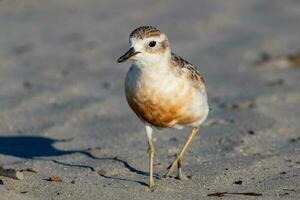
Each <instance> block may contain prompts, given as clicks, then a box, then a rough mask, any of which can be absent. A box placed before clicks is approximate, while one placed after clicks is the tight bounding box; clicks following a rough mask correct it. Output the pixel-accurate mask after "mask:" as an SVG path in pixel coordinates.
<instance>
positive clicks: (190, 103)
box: [125, 65, 209, 128]
mask: <svg viewBox="0 0 300 200" xmlns="http://www.w3.org/2000/svg"><path fill="white" fill-rule="evenodd" d="M144 70H145V71H144ZM125 92H126V98H127V101H128V103H129V105H130V107H131V108H132V109H133V111H134V112H135V113H136V114H137V115H138V116H139V118H141V119H142V120H143V121H144V122H146V123H148V124H151V125H153V126H157V127H174V128H181V127H182V126H189V125H190V126H195V125H200V124H201V123H202V122H203V121H204V120H205V119H206V117H207V114H208V110H209V109H208V104H207V96H206V91H205V89H199V88H195V87H193V86H192V84H191V83H190V82H189V81H187V80H186V79H182V78H180V77H177V76H175V75H174V74H173V73H171V72H170V71H163V70H160V72H159V73H158V72H157V71H155V70H151V69H150V70H147V69H140V68H138V67H137V66H136V65H133V66H132V67H131V68H130V70H129V71H128V73H127V77H126V80H125Z"/></svg>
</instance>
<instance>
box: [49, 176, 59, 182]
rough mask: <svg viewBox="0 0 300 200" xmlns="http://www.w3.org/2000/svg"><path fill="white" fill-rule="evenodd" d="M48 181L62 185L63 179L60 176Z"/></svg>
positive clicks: (50, 178) (52, 177)
mask: <svg viewBox="0 0 300 200" xmlns="http://www.w3.org/2000/svg"><path fill="white" fill-rule="evenodd" d="M47 181H50V182H52V183H61V182H62V179H61V178H60V177H59V176H51V177H49V178H48V179H47Z"/></svg>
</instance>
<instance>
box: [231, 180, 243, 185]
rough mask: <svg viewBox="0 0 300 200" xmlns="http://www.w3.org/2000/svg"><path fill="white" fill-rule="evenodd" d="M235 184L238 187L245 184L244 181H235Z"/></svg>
mask: <svg viewBox="0 0 300 200" xmlns="http://www.w3.org/2000/svg"><path fill="white" fill-rule="evenodd" d="M233 183H234V184H237V185H241V184H242V183H243V181H241V180H239V181H235V182H233Z"/></svg>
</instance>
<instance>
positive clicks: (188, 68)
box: [171, 53, 205, 88]
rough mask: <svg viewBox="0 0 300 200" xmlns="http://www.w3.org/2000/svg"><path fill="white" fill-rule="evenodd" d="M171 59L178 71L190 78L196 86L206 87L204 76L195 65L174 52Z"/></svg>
mask: <svg viewBox="0 0 300 200" xmlns="http://www.w3.org/2000/svg"><path fill="white" fill-rule="evenodd" d="M171 60H172V63H173V66H174V67H175V69H176V71H177V72H179V74H180V75H181V76H184V77H186V78H188V79H189V80H190V81H191V82H192V83H193V86H194V87H197V88H205V81H204V78H203V76H202V74H201V73H200V71H198V69H197V68H196V67H195V66H194V65H192V64H191V63H189V62H188V61H186V60H185V59H183V58H181V57H180V56H177V55H176V54H174V53H172V54H171Z"/></svg>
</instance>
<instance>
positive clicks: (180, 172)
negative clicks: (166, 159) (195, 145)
mask: <svg viewBox="0 0 300 200" xmlns="http://www.w3.org/2000/svg"><path fill="white" fill-rule="evenodd" d="M199 128H200V126H195V127H193V130H192V133H191V134H190V136H189V137H188V139H187V141H186V142H185V144H184V146H183V148H182V149H181V151H180V153H179V154H178V155H177V158H176V160H175V161H174V162H173V164H172V165H171V166H170V167H169V168H168V169H169V170H168V172H167V173H166V174H165V175H164V177H168V176H170V175H171V173H172V172H173V170H174V169H175V167H176V165H177V167H178V178H179V179H183V177H184V176H183V174H182V170H181V161H182V158H183V156H184V154H185V152H186V150H187V148H188V147H189V145H190V144H191V143H192V140H193V138H194V137H195V136H196V134H197V132H198V130H199Z"/></svg>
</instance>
